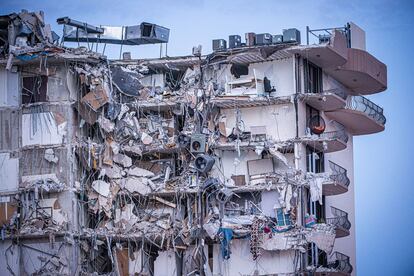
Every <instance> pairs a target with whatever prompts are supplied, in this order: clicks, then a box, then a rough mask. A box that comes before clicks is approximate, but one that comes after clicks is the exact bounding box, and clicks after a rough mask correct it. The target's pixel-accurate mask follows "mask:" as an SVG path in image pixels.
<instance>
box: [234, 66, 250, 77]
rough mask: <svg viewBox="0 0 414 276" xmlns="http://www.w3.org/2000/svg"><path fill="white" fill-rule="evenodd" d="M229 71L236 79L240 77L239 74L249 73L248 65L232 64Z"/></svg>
mask: <svg viewBox="0 0 414 276" xmlns="http://www.w3.org/2000/svg"><path fill="white" fill-rule="evenodd" d="M230 72H231V74H232V75H233V76H235V77H236V78H237V79H238V78H240V76H243V75H248V74H249V66H247V65H240V64H233V65H232V66H231V68H230Z"/></svg>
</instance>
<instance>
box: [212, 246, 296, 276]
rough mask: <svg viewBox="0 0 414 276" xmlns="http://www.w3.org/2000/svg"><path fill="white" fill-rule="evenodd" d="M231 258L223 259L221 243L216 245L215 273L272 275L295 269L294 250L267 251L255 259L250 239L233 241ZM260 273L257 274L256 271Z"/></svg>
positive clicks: (220, 275)
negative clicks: (251, 250) (251, 251)
mask: <svg viewBox="0 0 414 276" xmlns="http://www.w3.org/2000/svg"><path fill="white" fill-rule="evenodd" d="M230 249H231V255H230V259H228V260H223V258H222V255H221V250H220V245H219V244H215V245H214V254H213V275H214V276H239V275H270V274H282V275H283V274H284V273H292V272H294V271H295V267H294V263H295V262H294V258H295V251H294V250H284V251H265V250H262V255H260V256H259V258H258V259H257V260H256V261H254V260H253V258H252V254H251V253H250V244H249V240H248V239H241V240H232V241H231V247H230ZM256 270H257V271H258V274H255V271H256Z"/></svg>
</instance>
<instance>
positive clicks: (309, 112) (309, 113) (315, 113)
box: [306, 105, 321, 133]
mask: <svg viewBox="0 0 414 276" xmlns="http://www.w3.org/2000/svg"><path fill="white" fill-rule="evenodd" d="M314 117H315V118H317V120H318V121H317V122H315V123H317V124H319V125H320V123H321V122H320V120H321V116H320V112H319V110H317V109H315V108H313V107H311V106H310V105H306V128H307V133H310V126H309V122H310V120H311V118H314Z"/></svg>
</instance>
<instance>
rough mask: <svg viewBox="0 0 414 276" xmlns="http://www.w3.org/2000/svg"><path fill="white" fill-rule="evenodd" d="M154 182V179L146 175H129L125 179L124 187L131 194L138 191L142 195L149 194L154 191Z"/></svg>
mask: <svg viewBox="0 0 414 276" xmlns="http://www.w3.org/2000/svg"><path fill="white" fill-rule="evenodd" d="M152 187H154V184H153V183H152V181H151V180H150V179H148V178H145V177H133V176H131V177H128V178H126V179H125V183H124V189H126V190H127V191H128V192H130V193H131V194H134V193H138V194H141V195H147V194H149V193H151V192H152Z"/></svg>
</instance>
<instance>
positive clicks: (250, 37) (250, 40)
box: [245, 33, 256, 46]
mask: <svg viewBox="0 0 414 276" xmlns="http://www.w3.org/2000/svg"><path fill="white" fill-rule="evenodd" d="M245 38H246V46H254V45H255V44H256V34H255V33H246V34H245Z"/></svg>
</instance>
